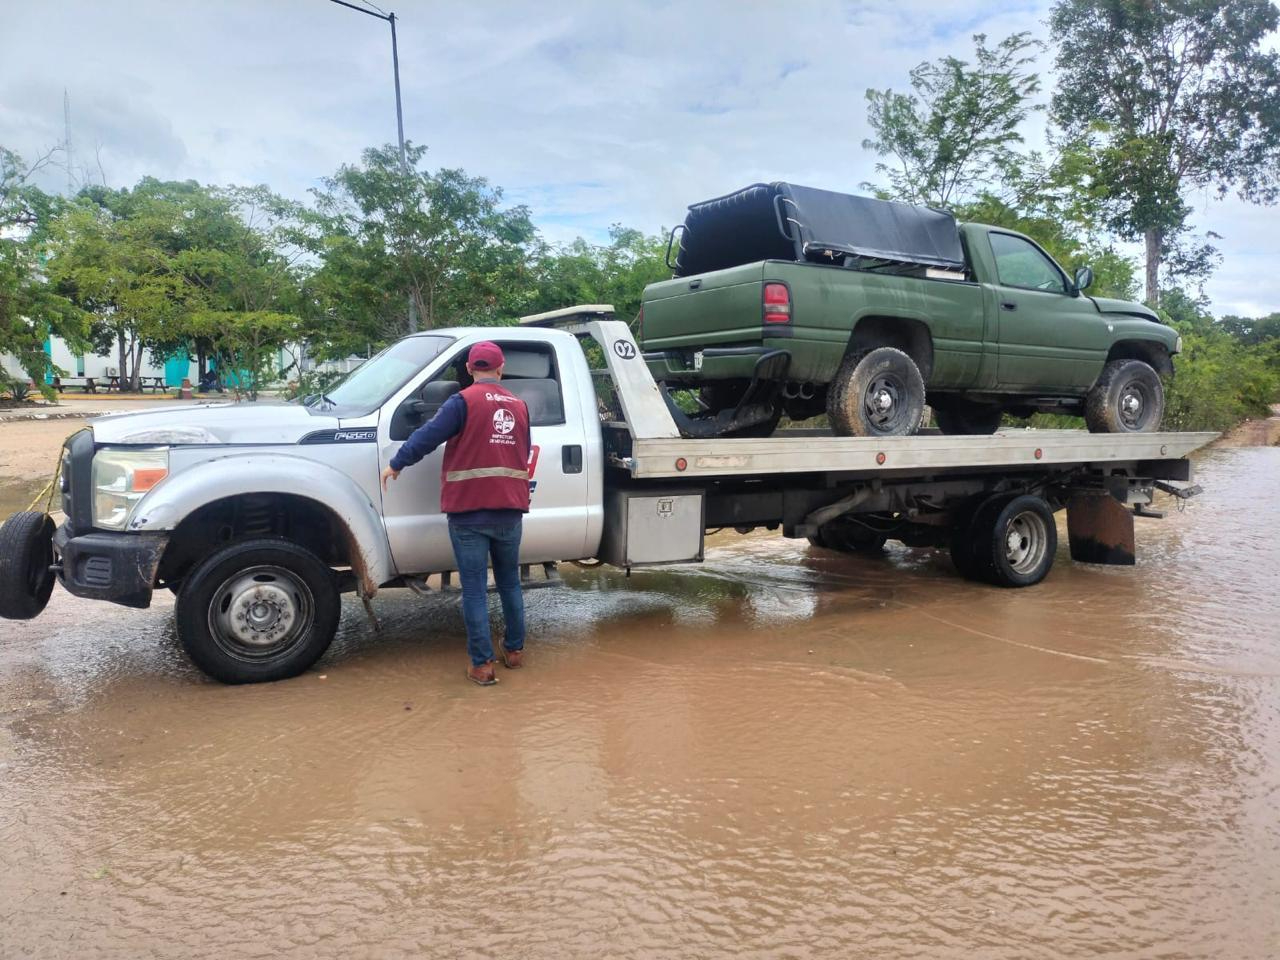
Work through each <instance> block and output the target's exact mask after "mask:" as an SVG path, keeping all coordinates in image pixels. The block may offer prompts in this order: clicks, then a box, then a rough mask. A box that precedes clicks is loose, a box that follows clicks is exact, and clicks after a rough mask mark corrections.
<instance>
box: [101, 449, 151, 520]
mask: <svg viewBox="0 0 1280 960" xmlns="http://www.w3.org/2000/svg"><path fill="white" fill-rule="evenodd" d="M168 475H169V451H168V450H164V449H161V450H110V449H108V450H99V451H98V452H97V454H95V455H94V458H93V525H94V526H95V527H101V528H103V529H104V530H123V529H124V528H125V524H127V523H128V522H129V518H130V517H131V516H132V515H133V509H134V507H136V506H137V505H138V501H139V500H141V499H142V498H143V497H144V496H146V494H147V492H148V491H149V490H151V488H152V487H154V486H155V485H156V484H157V483H159V482H160V481H161V480H163V479H164V478H165V477H167V476H168Z"/></svg>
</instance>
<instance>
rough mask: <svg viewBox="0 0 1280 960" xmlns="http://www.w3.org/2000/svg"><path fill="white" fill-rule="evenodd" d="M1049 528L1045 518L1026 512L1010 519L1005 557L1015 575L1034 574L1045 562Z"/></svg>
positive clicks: (1006, 530) (1006, 528) (1005, 538)
mask: <svg viewBox="0 0 1280 960" xmlns="http://www.w3.org/2000/svg"><path fill="white" fill-rule="evenodd" d="M1048 547H1049V528H1048V527H1047V526H1046V525H1045V522H1044V517H1042V516H1040V514H1038V513H1035V512H1034V511H1032V510H1024V511H1022V513H1019V514H1015V515H1014V516H1013V517H1011V518H1010V519H1009V523H1008V525H1007V526H1006V527H1005V532H1004V557H1005V560H1006V561H1007V562H1008V564H1009V566H1010V567H1011V568H1012V569H1013V570H1014V572H1015V573H1022V574H1027V573H1032V572H1034V571H1035V570H1036V568H1037V567H1039V566H1040V564H1041V563H1042V562H1043V561H1044V555H1045V551H1046V550H1047V549H1048Z"/></svg>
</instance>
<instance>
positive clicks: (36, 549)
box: [0, 510, 54, 620]
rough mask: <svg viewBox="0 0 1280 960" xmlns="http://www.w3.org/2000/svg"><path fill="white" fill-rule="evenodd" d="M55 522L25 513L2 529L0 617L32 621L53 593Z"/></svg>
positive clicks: (36, 514) (0, 527) (11, 518)
mask: <svg viewBox="0 0 1280 960" xmlns="http://www.w3.org/2000/svg"><path fill="white" fill-rule="evenodd" d="M52 567H53V521H52V520H51V519H50V518H49V515H48V514H47V513H37V512H36V511H34V510H24V511H22V512H21V513H15V514H14V515H13V516H11V517H10V518H9V519H8V520H6V521H5V522H4V526H0V617H4V619H6V620H30V619H31V618H32V617H36V616H39V615H40V612H41V611H42V610H44V608H45V607H46V606H48V604H49V595H50V594H52V593H53V581H54V575H53V570H52V569H51V568H52Z"/></svg>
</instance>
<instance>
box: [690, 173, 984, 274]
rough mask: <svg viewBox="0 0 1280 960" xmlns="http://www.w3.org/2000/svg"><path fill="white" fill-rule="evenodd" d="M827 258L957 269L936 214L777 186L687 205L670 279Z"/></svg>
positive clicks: (954, 249)
mask: <svg viewBox="0 0 1280 960" xmlns="http://www.w3.org/2000/svg"><path fill="white" fill-rule="evenodd" d="M834 254H847V255H849V256H851V257H854V258H856V259H858V260H862V261H888V262H894V263H910V264H922V265H925V266H932V267H942V268H944V269H947V270H963V269H964V266H965V262H964V251H963V250H962V248H961V246H960V234H959V231H958V229H957V227H956V221H955V217H953V216H952V215H951V214H950V213H948V212H946V211H944V210H935V209H933V208H931V207H920V206H913V205H912V204H907V203H897V202H894V201H891V200H876V199H873V198H871V197H855V196H851V195H850V194H846V193H836V192H834V191H832V190H819V189H816V188H814V187H802V186H799V185H797V184H793V183H782V182H777V183H755V184H752V185H751V186H749V187H744V188H743V189H741V190H738V191H735V192H734V193H730V194H727V195H725V196H723V197H716V198H714V199H712V200H704V201H702V202H701V203H695V204H693V205H692V206H690V207H689V212H688V213H687V214H686V215H685V220H684V232H683V234H682V235H681V237H680V252H679V254H678V255H677V257H676V262H675V275H676V276H677V277H686V276H692V275H694V274H699V273H707V272H710V271H712V270H722V269H725V268H727V267H734V266H738V265H739V264H743V263H754V262H755V261H757V260H797V261H803V260H810V259H814V258H819V259H822V260H825V261H826V262H830V261H831V259H832V257H833V255H834ZM840 259H842V258H837V262H839V260H840Z"/></svg>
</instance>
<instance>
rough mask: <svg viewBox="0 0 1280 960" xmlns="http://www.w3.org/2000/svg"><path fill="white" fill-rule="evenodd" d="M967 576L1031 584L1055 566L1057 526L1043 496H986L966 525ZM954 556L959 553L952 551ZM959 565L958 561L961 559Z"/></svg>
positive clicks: (999, 582) (1003, 583)
mask: <svg viewBox="0 0 1280 960" xmlns="http://www.w3.org/2000/svg"><path fill="white" fill-rule="evenodd" d="M969 540H970V551H971V552H970V553H969V554H968V556H967V557H964V562H965V563H966V564H969V565H971V566H970V567H969V570H968V571H963V570H962V572H965V575H966V576H969V577H971V578H973V579H981V580H986V581H987V582H988V583H993V584H995V585H996V586H998V587H1029V586H1032V585H1033V584H1037V583H1039V582H1040V581H1041V580H1043V579H1044V578H1045V577H1046V576H1047V575H1048V573H1049V568H1050V567H1052V566H1053V558H1054V554H1056V553H1057V551H1058V528H1057V525H1056V524H1055V523H1054V522H1053V511H1052V510H1050V509H1049V504H1048V503H1046V502H1045V501H1044V499H1043V498H1041V497H1037V496H1033V495H1030V494H1023V495H1020V496H1013V497H996V498H994V499H992V500H988V501H987V502H986V503H984V504H983V505H982V506H981V507H980V508H979V509H978V512H977V513H976V514H975V515H974V517H973V521H972V523H971V524H970V525H969ZM952 556H953V558H954V557H956V556H957V554H955V553H953V554H952ZM956 566H957V568H959V567H960V566H961V563H960V561H959V560H957V562H956Z"/></svg>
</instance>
